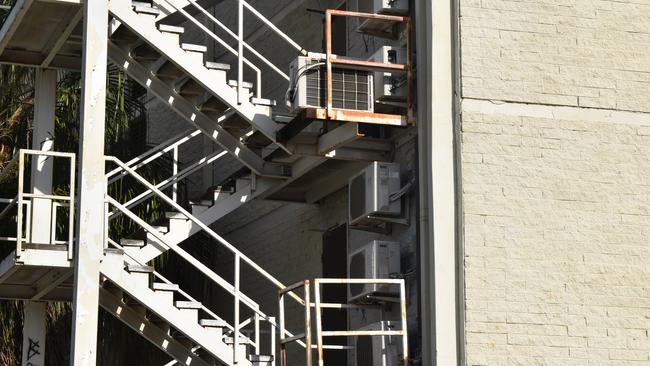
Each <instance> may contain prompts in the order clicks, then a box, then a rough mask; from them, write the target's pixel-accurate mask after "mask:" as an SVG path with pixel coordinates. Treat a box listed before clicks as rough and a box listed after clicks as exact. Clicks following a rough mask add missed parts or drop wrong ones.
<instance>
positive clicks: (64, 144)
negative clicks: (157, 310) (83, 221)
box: [0, 0, 167, 366]
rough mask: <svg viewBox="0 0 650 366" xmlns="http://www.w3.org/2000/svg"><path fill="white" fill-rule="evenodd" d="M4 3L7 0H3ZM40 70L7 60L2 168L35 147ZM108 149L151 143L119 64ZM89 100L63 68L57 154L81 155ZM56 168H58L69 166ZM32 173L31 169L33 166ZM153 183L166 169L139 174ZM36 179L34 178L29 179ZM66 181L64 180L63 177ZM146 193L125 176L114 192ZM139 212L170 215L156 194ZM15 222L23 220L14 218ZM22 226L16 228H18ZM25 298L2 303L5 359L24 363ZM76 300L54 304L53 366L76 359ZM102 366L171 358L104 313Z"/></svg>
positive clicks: (12, 185) (2, 75)
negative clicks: (82, 110)
mask: <svg viewBox="0 0 650 366" xmlns="http://www.w3.org/2000/svg"><path fill="white" fill-rule="evenodd" d="M0 1H1V0H0ZM33 80H34V71H33V70H32V69H28V68H24V67H17V66H7V65H0V171H1V170H2V169H3V168H4V166H5V165H6V164H7V162H8V161H9V160H11V157H12V156H13V155H14V154H15V152H16V151H18V150H19V149H21V148H28V147H30V146H31V141H30V138H31V133H30V132H31V126H32V121H33V113H32V109H33V103H34V90H33V88H34V87H33V85H34V82H33ZM106 94H107V98H106V132H105V133H106V140H105V141H106V148H105V151H106V154H108V155H115V156H117V157H118V158H120V159H122V160H123V161H126V160H128V159H129V158H132V157H134V156H137V155H138V154H140V153H142V152H144V151H145V150H146V149H147V148H148V147H147V146H146V143H145V142H146V140H145V137H146V122H147V119H146V113H145V111H146V110H145V107H144V104H143V102H142V100H141V98H140V96H141V95H142V90H141V89H140V87H139V86H138V85H137V84H135V83H134V82H133V81H132V80H129V79H128V78H127V77H126V75H125V74H124V73H123V72H122V71H121V70H119V69H118V68H117V67H116V66H115V65H109V68H108V78H107V90H106ZM80 105H81V79H80V75H79V74H78V73H61V74H59V82H58V88H57V96H56V118H55V139H54V147H55V150H57V151H70V152H76V151H77V148H78V143H79V121H80ZM63 163H67V162H63V161H61V162H60V164H61V166H56V164H58V163H57V161H56V160H55V169H65V170H66V171H67V167H64V166H63ZM26 172H29V169H26ZM139 172H140V173H141V174H143V175H144V176H145V177H146V178H147V179H149V180H150V181H152V182H155V181H158V180H159V179H158V176H160V174H164V173H165V170H164V169H161V168H160V167H158V169H157V168H156V167H153V168H148V169H142V170H140V171H139ZM11 173H12V174H8V175H7V177H6V178H5V180H4V181H2V182H0V192H1V194H0V196H2V197H13V196H14V195H15V193H16V179H17V177H16V172H11ZM26 179H29V177H26ZM57 179H60V181H57ZM69 188H70V187H69V182H68V181H66V180H65V174H59V175H56V174H55V182H54V191H55V193H57V194H67V193H68V192H69ZM141 191H142V187H141V186H138V185H137V184H136V183H135V182H134V181H132V180H127V179H125V180H122V181H120V182H119V183H118V184H114V185H113V186H112V187H110V192H109V193H110V194H111V196H112V197H114V198H116V199H118V200H119V201H120V202H125V201H127V200H128V199H130V198H132V197H134V196H135V195H137V194H138V193H140V192H141ZM135 212H136V213H137V214H138V215H139V216H140V217H142V218H144V219H146V220H147V221H148V222H154V221H155V220H157V219H158V218H160V217H161V216H162V207H161V204H160V202H159V201H158V200H156V199H152V200H149V201H148V202H145V204H141V205H139V206H138V207H137V208H136V209H135ZM61 213H62V214H61V216H60V217H58V221H59V222H58V223H57V226H58V228H57V230H58V231H59V233H60V234H61V233H65V232H67V227H66V224H65V222H66V217H65V214H63V212H61ZM11 224H12V222H11V221H10V220H7V219H6V218H5V219H3V220H1V221H0V230H1V231H0V232H6V231H5V230H6V229H7V228H8V227H10V226H11ZM13 226H14V227H15V223H13ZM14 230H15V228H14ZM136 230H137V228H136V227H135V226H134V225H133V224H132V223H131V222H127V221H125V220H124V219H117V220H114V222H113V223H112V224H111V228H110V232H111V234H112V235H115V236H114V237H128V236H129V235H132V234H133V233H134V232H135V231H136ZM12 250H13V247H12V246H11V245H6V244H5V243H2V244H0V259H2V258H4V257H5V256H6V255H7V254H9V253H10V252H11V251H12ZM22 308H23V305H22V302H21V301H2V302H0V364H1V365H3V366H17V365H19V364H20V352H21V341H22V318H23V314H22ZM71 320H72V317H71V305H70V304H69V303H50V304H48V333H47V347H46V359H47V360H48V361H47V363H48V364H50V365H65V364H69V352H70V335H71ZM99 329H100V334H99V342H100V344H99V345H98V349H99V355H98V357H99V364H104V365H136V364H137V365H141V364H149V363H152V362H153V363H159V364H160V363H164V362H163V361H165V360H166V359H167V358H165V357H164V356H161V354H160V352H159V351H157V350H156V349H154V348H153V347H152V346H151V345H149V344H148V343H147V342H146V340H144V338H142V337H140V336H138V335H137V334H135V333H134V332H132V331H131V330H129V329H127V328H126V327H125V326H124V325H123V324H122V323H120V322H119V321H118V320H116V319H115V318H113V317H112V316H110V315H109V314H107V313H105V312H100V324H99Z"/></svg>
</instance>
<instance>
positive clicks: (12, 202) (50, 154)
mask: <svg viewBox="0 0 650 366" xmlns="http://www.w3.org/2000/svg"><path fill="white" fill-rule="evenodd" d="M31 156H37V157H44V158H45V159H47V158H52V159H53V158H64V159H69V169H70V175H69V180H70V183H69V184H70V192H69V193H68V195H65V196H64V195H56V194H42V193H36V192H25V163H26V161H27V159H28V158H29V157H31ZM38 163H42V161H35V162H32V164H38ZM15 164H17V165H18V193H17V195H16V197H14V198H3V199H0V203H4V204H6V205H7V206H6V207H5V208H4V209H3V210H2V211H1V212H0V219H1V218H3V217H5V216H7V215H8V214H9V213H10V212H11V211H12V209H13V208H14V207H16V208H17V209H16V236H15V237H0V240H2V241H10V242H13V241H15V242H16V253H15V255H16V258H19V257H20V256H21V255H22V254H23V251H24V248H23V244H25V243H27V244H32V243H30V242H31V240H32V235H31V234H32V204H33V201H34V200H46V201H49V202H50V203H51V205H52V207H51V211H50V212H49V214H50V225H51V227H50V228H49V229H50V238H49V244H63V245H66V246H67V251H68V259H72V257H73V256H74V219H75V217H74V208H75V202H74V194H75V192H74V190H75V154H73V153H65V152H56V151H41V150H29V149H21V150H20V151H19V152H18V154H17V155H16V156H15V157H14V158H13V159H12V161H11V162H9V163H8V164H7V165H6V166H5V168H4V169H3V171H2V172H1V173H0V177H3V176H5V175H6V174H7V173H8V172H9V170H10V169H11V168H12V167H13V165H15ZM23 207H24V208H25V209H24V210H23ZM59 207H67V208H68V211H69V212H68V235H67V240H57V239H56V224H57V222H56V212H57V209H58V208H59ZM44 245H47V244H44Z"/></svg>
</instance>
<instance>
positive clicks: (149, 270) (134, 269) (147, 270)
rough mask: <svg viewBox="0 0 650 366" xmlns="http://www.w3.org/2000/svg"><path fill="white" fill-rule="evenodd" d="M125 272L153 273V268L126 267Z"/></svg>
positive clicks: (130, 265) (132, 265)
mask: <svg viewBox="0 0 650 366" xmlns="http://www.w3.org/2000/svg"><path fill="white" fill-rule="evenodd" d="M126 270H127V271H128V272H130V273H153V272H154V268H153V267H151V266H140V265H137V264H129V265H127V266H126Z"/></svg>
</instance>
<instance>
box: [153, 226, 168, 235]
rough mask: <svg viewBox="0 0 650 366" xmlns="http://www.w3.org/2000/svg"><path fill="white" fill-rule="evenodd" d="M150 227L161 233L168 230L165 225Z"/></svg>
mask: <svg viewBox="0 0 650 366" xmlns="http://www.w3.org/2000/svg"><path fill="white" fill-rule="evenodd" d="M152 228H154V229H156V230H157V231H158V232H161V233H164V234H166V233H168V232H169V228H168V227H167V226H152Z"/></svg>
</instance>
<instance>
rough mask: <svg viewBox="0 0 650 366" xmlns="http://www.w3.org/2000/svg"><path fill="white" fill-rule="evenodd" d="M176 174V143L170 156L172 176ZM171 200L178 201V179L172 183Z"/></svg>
mask: <svg viewBox="0 0 650 366" xmlns="http://www.w3.org/2000/svg"><path fill="white" fill-rule="evenodd" d="M176 174H178V145H176V146H174V152H173V156H172V177H175V176H176ZM172 200H174V202H176V203H178V181H176V183H174V184H173V185H172Z"/></svg>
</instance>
